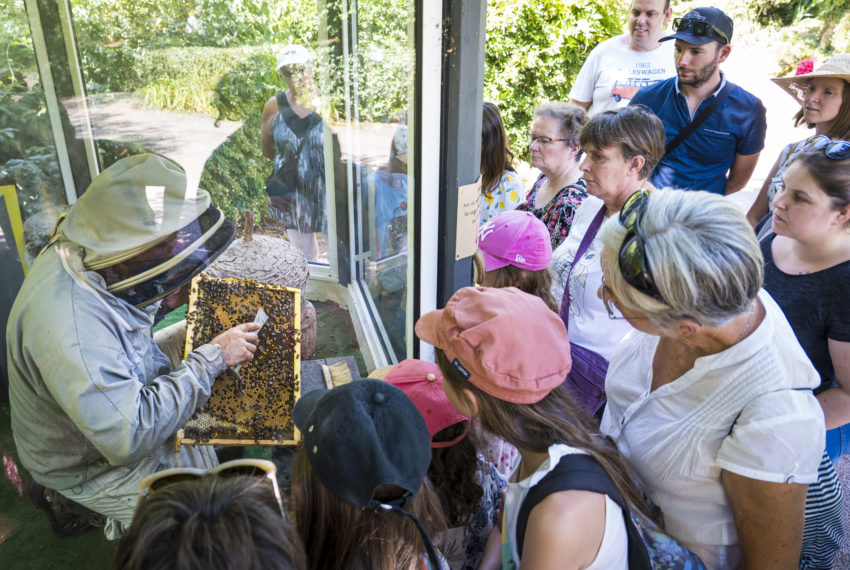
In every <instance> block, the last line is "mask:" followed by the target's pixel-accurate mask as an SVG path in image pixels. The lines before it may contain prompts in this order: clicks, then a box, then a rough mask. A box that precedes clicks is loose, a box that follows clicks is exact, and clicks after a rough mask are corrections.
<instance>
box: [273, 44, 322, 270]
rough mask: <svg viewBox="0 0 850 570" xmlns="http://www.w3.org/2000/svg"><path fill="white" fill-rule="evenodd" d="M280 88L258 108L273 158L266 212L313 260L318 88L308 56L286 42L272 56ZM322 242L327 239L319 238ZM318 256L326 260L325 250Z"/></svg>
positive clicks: (318, 194) (317, 211)
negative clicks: (283, 87) (267, 209)
mask: <svg viewBox="0 0 850 570" xmlns="http://www.w3.org/2000/svg"><path fill="white" fill-rule="evenodd" d="M277 71H278V73H280V76H281V78H282V79H283V81H284V82H285V84H286V89H285V90H284V91H281V92H280V93H278V94H277V95H275V96H274V97H272V98H270V99H269V100H268V101H267V102H266V105H265V107H264V108H263V119H262V130H261V137H262V145H263V155H264V156H265V157H266V158H270V159H272V160H273V161H274V171H273V172H272V174H271V176H269V177H268V178H267V179H266V193H267V194H268V195H269V200H270V205H269V214H270V215H271V217H272V218H274V219H275V220H277V221H279V222H280V223H281V224H283V226H284V227H285V228H286V232H287V236H288V237H289V241H291V242H292V243H293V244H295V246H296V247H298V249H300V250H301V251H303V252H304V255H305V256H307V259H308V260H309V261H318V260H319V243H318V241H317V236H316V234H317V233H321V234H327V225H328V224H327V207H326V199H325V195H326V191H325V156H324V137H323V123H322V119H321V117H320V116H319V115H318V114H317V113H316V112H315V110H314V109H315V107H316V106H317V102H318V91H317V89H316V84H315V81H314V80H313V56H312V54H311V53H310V52H309V51H308V50H307V49H306V48H305V47H303V46H300V45H295V44H293V45H288V46H285V47H284V48H283V49H281V50H280V53H279V54H278V56H277ZM324 241H325V243H327V239H325V240H324ZM323 253H324V255H323V256H322V261H323V262H325V263H327V251H325V252H323Z"/></svg>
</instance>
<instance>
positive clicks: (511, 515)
mask: <svg viewBox="0 0 850 570" xmlns="http://www.w3.org/2000/svg"><path fill="white" fill-rule="evenodd" d="M548 451H549V458H548V459H547V460H546V461H544V462H543V464H542V465H540V467H539V468H538V469H537V471H535V472H534V473H532V474H531V475H529V476H528V477H526V478H525V479H523V480H521V481H518V482H516V483H512V482H511V483H508V488H507V491H506V492H505V517H504V524H503V527H502V569H503V570H516V569H517V568H518V567H519V563H520V559H519V552H518V549H517V546H516V525H517V519H518V518H519V509H520V507H521V506H522V501H523V500H524V499H525V497H526V495H528V491H529V489H531V488H532V487H534V486H535V485H537V483H539V482H540V480H541V479H543V477H545V476H546V474H547V473H549V472H550V471H551V470H552V469H554V468H555V467H556V466H557V465H558V462H559V461H561V458H562V457H564V456H565V455H569V454H571V453H582V454H585V455H586V452H585V451H583V450H581V449H577V448H574V447H570V446H569V445H566V444H562V443H556V444H554V445H550V446H549V450H548ZM628 545H629V537H628V535H627V534H626V523H625V521H624V519H623V510H622V509H621V508H620V507H619V506H618V505H617V503H615V502H614V501H612V500H611V498H610V497H609V496H608V495H605V531H604V534H603V535H602V544H600V546H599V552H597V554H596V558H594V560H593V562H592V563H591V564H590V566H588V567H587V568H586V569H585V570H619V569H623V570H626V569H627V568H628V565H629V564H628V562H629V561H628V554H629V553H628Z"/></svg>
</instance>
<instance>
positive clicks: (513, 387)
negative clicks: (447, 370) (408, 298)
mask: <svg viewBox="0 0 850 570" xmlns="http://www.w3.org/2000/svg"><path fill="white" fill-rule="evenodd" d="M416 335H417V336H418V337H419V338H420V339H422V340H424V341H425V342H427V343H428V344H431V345H433V346H435V347H437V348H439V349H441V350H442V351H443V352H445V353H446V357H447V358H448V359H449V361H450V362H451V363H452V364H453V365H454V366H455V368H457V370H458V371H459V372H460V373H461V374H462V375H463V376H464V377H465V378H466V379H468V380H469V381H470V382H471V383H472V384H473V385H475V386H476V387H478V388H480V389H481V390H483V391H484V392H486V393H488V394H490V395H491V396H494V397H496V398H499V399H500V400H505V401H508V402H513V403H516V404H533V403H535V402H539V401H540V400H542V399H543V398H544V397H545V396H546V395H547V394H548V393H549V392H551V391H552V390H554V389H555V388H556V387H558V386H560V385H561V384H562V383H563V382H564V380H565V379H566V377H567V374H569V372H570V367H571V365H572V360H571V358H570V341H569V339H568V338H567V329H566V327H564V323H563V321H561V318H560V317H559V316H558V315H557V314H556V313H555V312H554V311H552V310H551V309H549V307H547V306H546V303H545V302H544V301H543V299H541V298H540V297H537V296H535V295H530V294H528V293H525V292H523V291H520V290H519V289H517V288H515V287H505V288H501V289H495V288H490V287H465V288H463V289H460V290H459V291H457V292H456V293H455V294H454V295H452V298H451V299H449V302H448V303H446V308H445V309H440V310H437V311H431V312H430V313H428V314H426V315H423V316H422V317H421V318H420V319H419V321H417V323H416Z"/></svg>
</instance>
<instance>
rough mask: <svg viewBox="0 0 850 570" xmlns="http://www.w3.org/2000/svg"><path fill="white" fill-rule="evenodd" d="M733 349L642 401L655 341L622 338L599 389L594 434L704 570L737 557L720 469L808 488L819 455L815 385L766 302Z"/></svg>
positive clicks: (820, 420) (820, 425) (783, 323)
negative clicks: (612, 443) (613, 446)
mask: <svg viewBox="0 0 850 570" xmlns="http://www.w3.org/2000/svg"><path fill="white" fill-rule="evenodd" d="M759 299H761V301H762V303H763V304H764V306H765V309H766V316H765V319H764V320H763V321H762V323H761V324H760V325H759V326H758V328H756V329H755V330H754V331H753V333H752V334H751V335H750V336H749V337H747V338H745V339H744V340H742V341H741V342H739V343H738V344H736V345H734V346H732V347H730V348H728V349H726V350H724V351H722V352H720V353H718V354H712V355H709V356H705V357H701V358H698V359H697V360H696V362H695V363H694V367H693V368H692V369H691V370H689V371H688V372H686V373H685V374H684V375H682V376H681V377H679V378H677V379H676V380H674V381H673V382H670V383H669V384H665V385H663V386H661V387H659V388H658V389H656V390H654V391H652V392H650V386H651V384H652V360H653V357H654V354H655V349H656V347H657V345H658V340H659V337H657V336H653V335H649V334H645V333H642V332H639V331H637V330H635V331H632V332H631V333H630V334H629V335H628V336H626V338H625V339H623V342H622V343H621V344H620V347H619V348H618V350H617V353H616V354H615V355H614V358H613V359H612V361H611V365H610V367H609V368H608V376H607V377H606V381H605V388H606V392H607V394H608V405H607V407H606V408H605V415H604V416H603V418H602V425H601V429H602V432H603V433H605V434H607V435H610V436H611V437H613V438H614V439H615V440H617V444H618V445H619V447H620V450H621V451H622V453H623V455H624V456H625V458H626V460H627V461H628V463H629V464H630V466H631V467H632V468H633V469H634V471H635V472H636V473H637V475H638V476H639V477H640V479H641V482H642V484H643V486H644V490H645V491H646V492H647V494H648V495H649V497H650V499H652V501H653V502H654V503H655V504H656V505H658V506H659V507H661V509H662V511H663V513H664V521H665V525H666V529H667V531H668V532H669V533H670V534H671V535H672V536H673V537H674V538H676V539H678V540H679V541H680V542H682V543H683V544H685V545H686V546H688V548H690V549H691V550H693V551H694V552H695V553H696V554H698V555H699V556H700V557H701V558H702V559H703V561H704V562H705V563H706V565H707V566H708V567H709V568H723V567H734V566H736V565H737V562H738V560H739V558H740V549H739V548H738V537H737V533H736V531H735V522H734V520H733V518H732V512H731V509H730V505H729V501H728V500H727V498H726V493H725V492H724V489H723V484H722V483H721V481H720V475H721V470H726V471H731V472H733V473H737V474H738V475H742V476H744V477H749V478H752V479H758V480H762V481H770V482H775V483H784V482H796V483H813V482H815V481H816V480H817V471H818V464H819V463H820V459H821V455H822V454H823V449H824V438H825V425H824V417H823V412H822V411H821V408H820V405H819V404H818V402H817V400H816V399H815V397H814V396H813V395H812V392H811V388H814V387H815V386H817V385H818V383H819V381H820V379H819V377H818V374H817V372H816V371H815V369H814V367H813V366H812V364H811V363H810V362H809V360H808V358H806V355H805V353H804V352H803V349H802V348H800V345H799V343H798V342H797V340H796V337H795V336H794V332H793V331H792V330H791V327H790V326H789V324H788V321H787V320H785V316H784V315H783V314H782V311H781V310H780V309H779V306H778V305H777V304H776V302H775V301H774V300H773V299H772V298H771V297H770V295H769V294H768V293H767V291H765V290H764V289H762V290H761V291H760V292H759Z"/></svg>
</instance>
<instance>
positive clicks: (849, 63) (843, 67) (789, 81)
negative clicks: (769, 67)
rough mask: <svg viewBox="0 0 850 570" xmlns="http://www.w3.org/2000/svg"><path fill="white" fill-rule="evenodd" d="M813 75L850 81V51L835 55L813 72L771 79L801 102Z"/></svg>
mask: <svg viewBox="0 0 850 570" xmlns="http://www.w3.org/2000/svg"><path fill="white" fill-rule="evenodd" d="M813 77H836V78H838V79H843V80H844V81H846V82H848V83H850V53H842V54H839V55H834V56H832V57H831V58H829V59H828V60H826V63H824V64H823V65H821V66H820V67H818V68H817V69H815V70H814V71H812V72H809V73H804V74H803V75H797V76H795V77H773V78H771V81H773V82H774V83H776V84H777V85H779V86H780V87H782V88H783V89H784V90H785V91H787V92H788V93H789V94H790V95H791V96H792V97H794V98H795V99H796V100H797V101H799V102H800V104H801V105H802V104H803V97H804V96H805V94H806V86H807V85H808V84H809V79H811V78H813Z"/></svg>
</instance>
